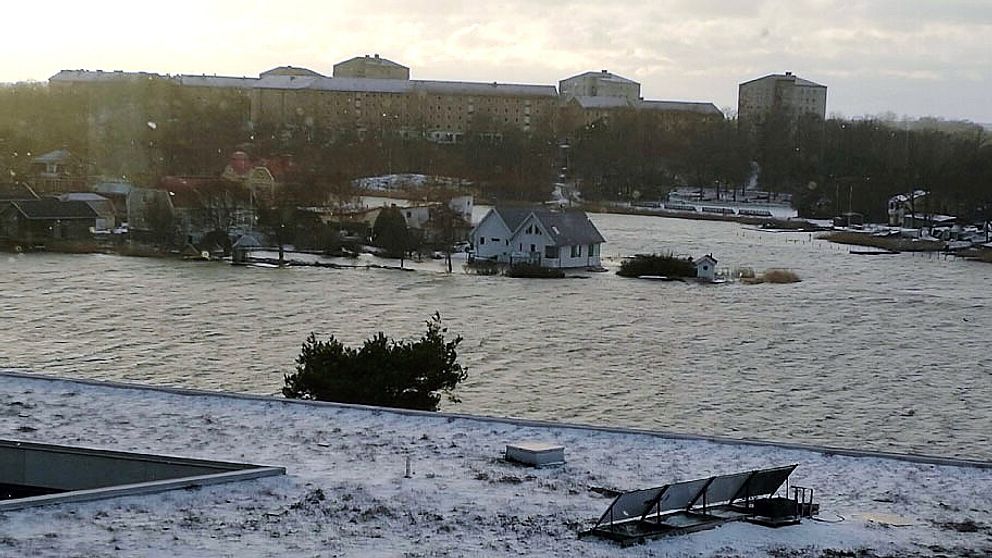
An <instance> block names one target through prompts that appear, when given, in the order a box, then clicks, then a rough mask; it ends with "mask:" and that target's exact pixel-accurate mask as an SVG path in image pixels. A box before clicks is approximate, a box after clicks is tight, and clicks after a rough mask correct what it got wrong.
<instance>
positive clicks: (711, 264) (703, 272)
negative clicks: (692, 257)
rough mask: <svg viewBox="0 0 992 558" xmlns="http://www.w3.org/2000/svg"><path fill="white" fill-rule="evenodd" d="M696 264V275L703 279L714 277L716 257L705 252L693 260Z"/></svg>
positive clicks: (707, 279) (710, 279)
mask: <svg viewBox="0 0 992 558" xmlns="http://www.w3.org/2000/svg"><path fill="white" fill-rule="evenodd" d="M693 265H695V266H696V277H697V278H699V279H703V280H705V281H712V280H714V279H716V258H714V257H713V256H712V255H710V254H707V255H705V256H703V257H701V258H698V259H696V261H695V262H693Z"/></svg>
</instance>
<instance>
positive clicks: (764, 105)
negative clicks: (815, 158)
mask: <svg viewBox="0 0 992 558" xmlns="http://www.w3.org/2000/svg"><path fill="white" fill-rule="evenodd" d="M771 114H781V115H783V116H784V117H785V118H786V119H787V120H788V121H789V122H797V121H799V120H800V119H801V118H802V117H804V116H807V115H812V116H815V117H818V118H819V119H821V120H823V119H825V118H826V114H827V86H825V85H820V84H819V83H814V82H812V81H809V80H807V79H803V78H800V77H798V76H796V75H793V73H792V72H786V73H784V74H769V75H767V76H764V77H760V78H757V79H753V80H751V81H746V82H744V83H742V84H740V86H739V88H738V97H737V118H738V120H739V122H740V123H741V124H742V125H745V126H754V125H757V124H760V123H761V122H763V121H764V120H765V119H767V118H768V116H769V115H771Z"/></svg>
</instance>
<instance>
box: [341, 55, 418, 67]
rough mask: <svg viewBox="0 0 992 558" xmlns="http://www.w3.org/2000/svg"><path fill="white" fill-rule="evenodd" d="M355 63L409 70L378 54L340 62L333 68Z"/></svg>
mask: <svg viewBox="0 0 992 558" xmlns="http://www.w3.org/2000/svg"><path fill="white" fill-rule="evenodd" d="M355 62H361V63H362V64H378V65H379V66H388V67H390V68H402V69H404V70H409V69H410V68H407V67H406V66H404V65H403V64H397V63H396V62H393V61H392V60H390V59H388V58H382V57H381V56H379V55H378V54H376V55H375V56H371V55H368V54H366V55H365V56H355V57H354V58H349V59H347V60H344V61H342V62H338V63H337V64H335V65H334V66H335V67H337V66H344V65H346V64H353V63H355Z"/></svg>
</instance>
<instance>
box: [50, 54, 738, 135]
mask: <svg viewBox="0 0 992 558" xmlns="http://www.w3.org/2000/svg"><path fill="white" fill-rule="evenodd" d="M49 82H50V84H51V86H52V87H53V88H84V87H90V88H92V89H91V90H93V91H109V90H110V89H112V86H113V85H115V84H116V85H119V84H125V83H126V84H136V83H142V84H149V83H161V84H166V85H168V86H181V87H182V88H183V90H184V91H191V92H194V93H193V96H194V97H195V98H196V99H198V100H199V101H200V102H202V103H210V102H213V101H214V100H216V99H224V102H225V103H227V104H228V105H230V104H231V103H237V104H238V106H240V105H242V104H243V105H244V106H245V110H244V114H243V119H244V120H245V122H244V123H245V124H247V125H249V126H251V127H253V128H254V129H256V130H258V129H266V130H273V129H278V128H287V129H305V130H308V131H309V132H310V133H312V134H314V135H315V136H320V137H321V138H323V139H324V140H325V141H335V139H336V138H340V137H346V136H356V137H358V138H359V139H361V138H363V137H369V136H373V137H374V136H375V135H378V134H383V133H395V134H399V135H401V136H405V137H418V138H421V137H422V138H427V139H429V140H431V141H434V142H438V143H457V142H460V141H462V140H463V139H464V138H465V136H466V134H492V135H494V136H498V135H499V134H501V133H504V132H506V131H507V130H518V131H520V132H523V133H526V134H534V133H542V134H548V135H551V134H555V133H562V132H564V133H568V132H570V131H571V130H561V129H560V128H561V127H562V126H565V127H572V126H581V125H588V124H592V123H594V122H596V121H598V120H602V119H608V118H610V117H611V116H612V115H615V114H616V113H617V111H620V110H626V111H636V112H638V113H641V112H644V113H650V114H653V115H656V116H661V117H663V119H665V120H667V121H670V122H672V123H676V124H677V123H679V122H683V121H687V120H691V119H695V118H699V117H720V118H722V116H723V115H722V113H721V112H720V111H719V109H717V108H716V107H715V106H714V105H713V104H712V103H695V102H679V101H645V100H644V99H642V98H641V97H640V89H641V86H640V84H639V83H637V82H635V81H633V80H630V79H627V78H624V77H621V76H617V75H615V74H611V73H609V72H607V71H605V70H603V71H601V72H586V73H583V74H579V75H576V76H573V77H571V78H568V79H565V80H562V81H561V82H560V84H559V86H560V92H561V93H560V94H559V90H558V89H556V87H555V86H554V85H541V84H513V83H498V82H490V83H480V82H464V81H437V80H414V79H410V69H409V68H408V67H406V66H403V65H401V64H398V63H396V62H394V61H392V60H388V59H386V58H382V57H380V56H379V55H371V56H358V57H355V58H351V59H349V60H345V61H343V62H340V63H338V64H335V65H334V67H333V72H332V75H331V76H326V75H323V74H321V73H319V72H317V71H314V70H311V69H307V68H299V67H294V66H280V67H277V68H273V69H271V70H268V71H266V72H263V73H261V74H260V75H259V76H258V77H257V78H256V77H219V76H207V75H200V76H197V75H176V76H169V75H160V74H151V73H144V72H141V73H132V72H103V71H87V70H63V71H61V72H59V73H58V74H56V75H55V76H53V77H52V78H50V80H49ZM108 87H109V89H108ZM167 89H168V88H167V87H166V88H164V90H167ZM105 97H106V98H108V99H109V98H111V97H112V96H109V97H108V96H105V95H102V94H100V95H95V96H94V99H101V98H105ZM108 103H112V101H109V100H108V101H105V102H104V103H103V104H107V105H108V106H103V107H102V108H100V110H101V111H104V112H106V111H114V110H120V111H123V112H129V111H132V112H133V107H113V106H109V104H108ZM564 114H568V115H570V116H569V118H567V119H563V117H562V115H564ZM139 120H140V119H139ZM138 124H140V125H142V126H143V125H144V121H141V122H138Z"/></svg>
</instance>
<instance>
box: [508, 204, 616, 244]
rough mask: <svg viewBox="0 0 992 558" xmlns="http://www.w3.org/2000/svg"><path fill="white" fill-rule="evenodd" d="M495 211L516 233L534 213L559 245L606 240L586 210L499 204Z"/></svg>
mask: <svg viewBox="0 0 992 558" xmlns="http://www.w3.org/2000/svg"><path fill="white" fill-rule="evenodd" d="M494 211H496V212H497V213H498V214H499V216H500V218H501V219H503V222H504V223H506V226H507V227H508V228H509V229H510V232H511V233H516V231H517V230H518V229H519V228H520V227H521V225H523V223H524V221H525V220H526V219H527V218H528V217H530V216H531V215H532V214H533V215H534V217H535V218H537V220H538V221H540V223H541V226H542V227H544V229H545V230H546V231H548V234H550V235H551V239H552V241H553V243H554V244H555V245H557V246H575V245H578V244H595V243H600V242H606V239H605V238H603V235H602V234H601V233H600V232H599V229H597V228H596V225H593V224H592V221H590V220H589V216H588V215H586V213H585V212H584V211H579V210H565V211H560V210H552V209H548V208H546V207H541V206H534V207H528V206H499V207H496V208H494Z"/></svg>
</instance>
